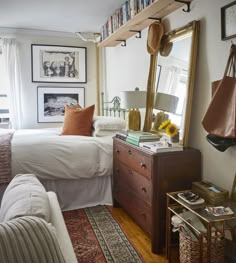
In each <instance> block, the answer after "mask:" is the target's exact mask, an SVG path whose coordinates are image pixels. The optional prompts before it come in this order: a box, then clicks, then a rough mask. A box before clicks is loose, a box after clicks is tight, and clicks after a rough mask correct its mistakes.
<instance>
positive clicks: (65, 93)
mask: <svg viewBox="0 0 236 263" xmlns="http://www.w3.org/2000/svg"><path fill="white" fill-rule="evenodd" d="M71 103H72V104H77V103H79V105H80V106H81V107H84V88H69V87H38V122H39V123H40V122H63V120H64V112H65V110H64V108H65V105H67V104H71Z"/></svg>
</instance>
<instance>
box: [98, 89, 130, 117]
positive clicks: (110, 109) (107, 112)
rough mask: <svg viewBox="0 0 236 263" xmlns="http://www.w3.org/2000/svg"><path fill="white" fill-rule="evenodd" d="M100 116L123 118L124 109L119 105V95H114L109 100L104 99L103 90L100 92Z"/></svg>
mask: <svg viewBox="0 0 236 263" xmlns="http://www.w3.org/2000/svg"><path fill="white" fill-rule="evenodd" d="M101 102H102V116H113V117H120V118H123V119H125V113H126V112H127V110H126V109H122V108H121V107H120V97H118V96H115V97H114V98H113V99H112V100H111V101H104V92H102V93H101Z"/></svg>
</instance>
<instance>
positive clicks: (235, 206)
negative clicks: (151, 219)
mask: <svg viewBox="0 0 236 263" xmlns="http://www.w3.org/2000/svg"><path fill="white" fill-rule="evenodd" d="M188 191H191V190H188ZM182 192H185V191H178V192H170V193H167V194H166V195H167V211H166V256H167V259H168V261H169V263H170V262H171V245H172V244H171V232H172V230H171V217H172V215H176V216H178V217H179V218H180V219H181V220H182V221H183V222H184V223H185V224H186V225H187V226H188V227H189V228H190V229H192V230H194V231H195V232H196V233H197V234H198V237H199V239H198V240H199V245H200V257H201V256H202V255H203V246H204V243H203V240H206V244H207V263H210V262H211V261H210V259H211V248H212V244H211V239H212V227H213V226H215V227H216V228H217V230H219V231H220V232H221V233H222V237H223V238H224V232H225V228H226V223H227V222H228V221H231V220H236V202H231V201H228V202H225V203H224V204H223V205H222V206H224V207H230V208H231V210H232V211H233V212H234V214H233V215H225V216H214V215H210V214H209V213H208V212H207V211H206V210H205V208H206V206H207V204H202V205H189V204H187V203H186V202H184V201H183V200H181V199H180V198H179V197H178V193H182ZM183 210H186V211H190V212H191V213H193V214H194V215H196V216H197V217H198V218H199V219H200V220H201V222H202V223H203V224H204V225H205V227H206V230H207V231H206V233H202V232H200V231H199V230H198V229H196V228H195V227H194V226H193V225H192V224H191V223H190V222H188V221H187V220H186V219H184V218H183V217H181V215H180V214H181V213H182V212H183ZM216 225H217V226H216ZM200 262H202V261H201V258H200Z"/></svg>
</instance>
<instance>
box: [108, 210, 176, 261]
mask: <svg viewBox="0 0 236 263" xmlns="http://www.w3.org/2000/svg"><path fill="white" fill-rule="evenodd" d="M110 211H111V213H112V215H113V217H114V218H115V219H116V221H117V222H118V223H119V225H120V226H121V228H122V229H123V231H124V232H125V234H126V235H127V237H128V239H129V240H130V241H131V243H132V244H133V246H134V247H135V249H136V250H137V251H138V253H139V254H140V255H141V256H142V258H143V259H144V262H145V263H168V260H167V259H166V257H165V255H164V254H163V255H156V254H153V253H152V252H151V240H150V238H149V236H148V235H147V234H146V233H145V232H144V231H143V230H142V229H141V228H140V227H139V226H138V225H136V224H135V222H134V221H133V220H132V219H131V218H130V217H129V216H128V215H127V214H126V213H125V212H124V210H123V209H122V208H113V207H111V208H110ZM177 262H178V260H172V262H171V263H177Z"/></svg>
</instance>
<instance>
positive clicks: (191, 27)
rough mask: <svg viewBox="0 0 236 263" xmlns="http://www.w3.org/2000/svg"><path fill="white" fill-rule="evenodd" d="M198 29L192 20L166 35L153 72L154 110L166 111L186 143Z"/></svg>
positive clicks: (183, 142)
mask: <svg viewBox="0 0 236 263" xmlns="http://www.w3.org/2000/svg"><path fill="white" fill-rule="evenodd" d="M198 32H199V21H193V22H191V23H190V24H188V25H186V26H184V27H182V28H179V29H177V30H174V31H171V32H169V33H168V34H166V35H165V37H164V38H163V40H162V45H161V49H160V54H159V56H158V65H157V71H156V92H157V93H156V94H157V95H156V102H154V108H155V109H154V111H153V112H154V113H155V114H157V113H158V112H164V113H165V117H163V120H164V119H167V118H168V119H169V120H170V121H171V123H174V124H175V125H176V126H177V127H178V129H179V137H180V143H181V144H183V145H185V146H186V145H187V142H188V132H189V125H190V116H191V104H192V95H193V86H194V75H195V67H196V56H197V42H198ZM163 94H164V96H163ZM166 94H167V95H172V96H166ZM157 99H158V100H159V101H157ZM169 104H170V105H169ZM154 128H155V130H156V129H157V127H154Z"/></svg>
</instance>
